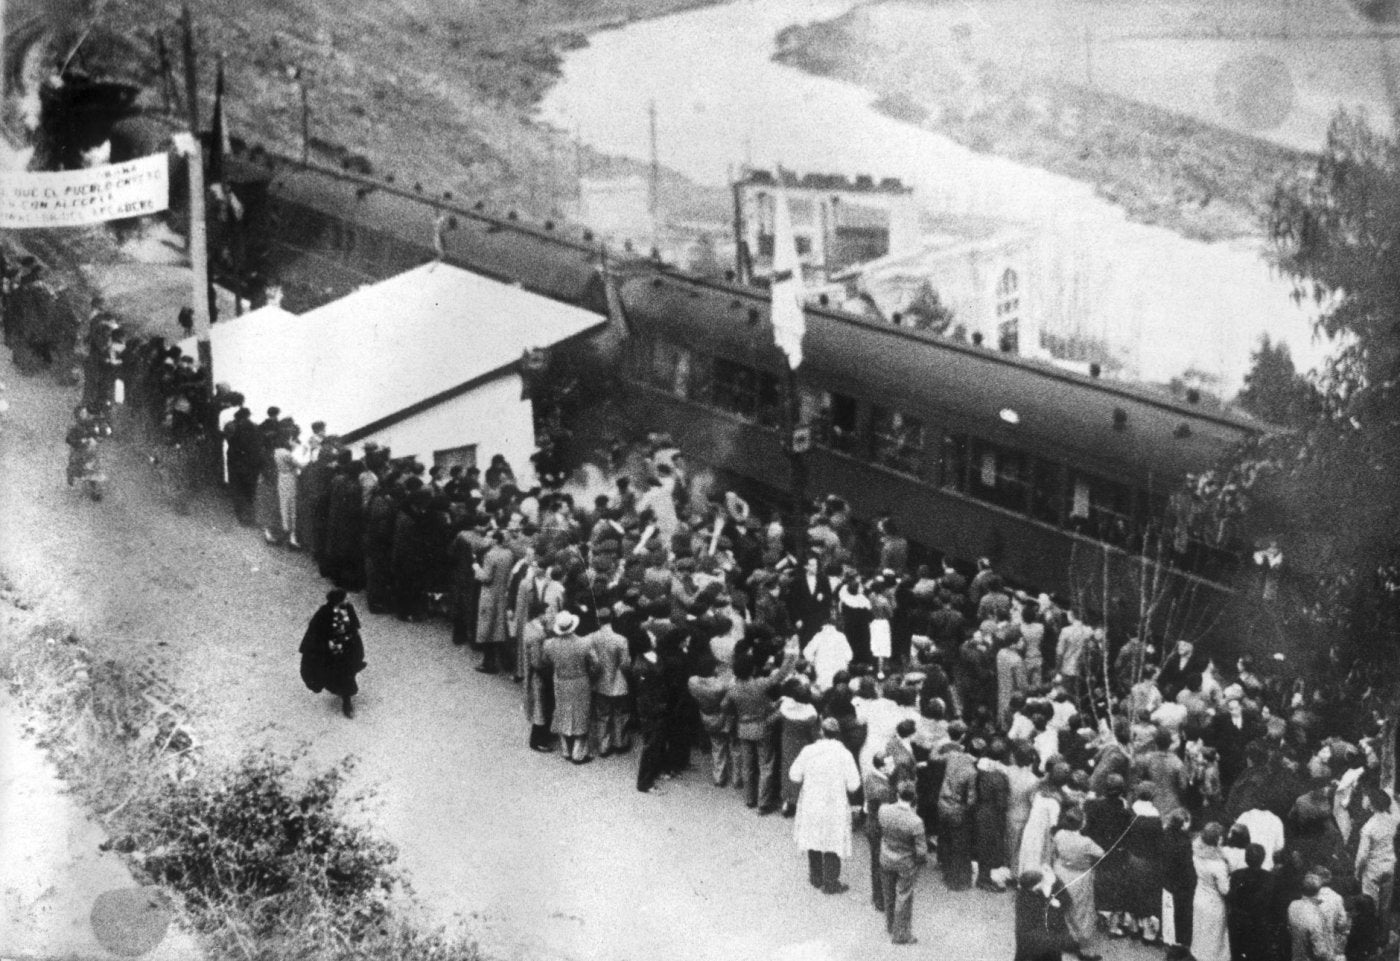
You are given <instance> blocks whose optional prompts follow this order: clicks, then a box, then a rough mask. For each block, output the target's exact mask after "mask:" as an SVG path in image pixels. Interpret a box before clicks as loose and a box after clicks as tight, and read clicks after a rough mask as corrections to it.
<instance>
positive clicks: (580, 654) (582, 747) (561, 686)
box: [541, 611, 598, 764]
mask: <svg viewBox="0 0 1400 961" xmlns="http://www.w3.org/2000/svg"><path fill="white" fill-rule="evenodd" d="M577 629H578V617H577V616H575V615H574V614H573V612H571V611H560V612H559V613H558V614H557V615H556V616H555V618H554V628H553V633H554V636H553V637H551V638H549V639H548V640H547V641H545V642H544V650H543V651H542V653H541V661H542V664H543V666H544V667H545V668H546V669H549V670H552V671H553V673H554V723H553V725H552V727H551V730H553V732H554V733H555V734H557V735H559V738H560V741H561V742H562V748H563V754H564V757H565V758H566V759H568V760H570V761H572V762H573V763H575V764H586V763H587V762H589V761H591V760H593V757H592V755H591V754H590V753H589V748H588V734H589V727H590V726H591V721H592V710H591V709H592V704H593V677H594V676H595V675H596V674H597V673H598V665H597V661H596V660H595V659H594V655H593V646H592V645H591V644H589V643H588V642H587V641H585V640H584V639H583V638H581V637H579V636H578V635H577V634H576V633H574V632H575V631H576V630H577Z"/></svg>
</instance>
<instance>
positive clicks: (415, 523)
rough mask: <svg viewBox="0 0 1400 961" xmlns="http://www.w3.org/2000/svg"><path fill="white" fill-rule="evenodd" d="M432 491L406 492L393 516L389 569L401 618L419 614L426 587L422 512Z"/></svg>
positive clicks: (397, 609) (418, 618) (426, 571)
mask: <svg viewBox="0 0 1400 961" xmlns="http://www.w3.org/2000/svg"><path fill="white" fill-rule="evenodd" d="M431 499H432V495H431V494H430V493H428V491H427V490H425V489H419V490H416V491H414V492H413V493H412V494H409V495H408V497H407V498H406V499H405V501H404V503H403V505H402V506H401V507H400V508H399V513H398V516H397V517H395V518H394V542H393V552H392V555H391V557H390V567H389V569H390V571H391V572H392V574H393V578H394V613H396V614H397V615H398V618H399V620H401V621H418V620H421V619H422V616H423V592H424V590H425V589H426V587H427V574H428V549H427V548H428V545H427V538H426V531H425V529H424V513H425V510H426V508H427V505H428V501H429V500H431Z"/></svg>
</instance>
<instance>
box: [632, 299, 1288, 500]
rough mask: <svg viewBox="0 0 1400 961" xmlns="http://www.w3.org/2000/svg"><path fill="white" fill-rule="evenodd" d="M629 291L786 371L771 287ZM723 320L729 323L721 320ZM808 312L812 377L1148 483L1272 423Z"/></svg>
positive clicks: (658, 314) (640, 314)
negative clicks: (773, 322) (771, 310)
mask: <svg viewBox="0 0 1400 961" xmlns="http://www.w3.org/2000/svg"><path fill="white" fill-rule="evenodd" d="M622 299H623V302H624V304H625V305H626V307H627V310H628V314H629V317H631V318H633V322H634V323H641V324H645V325H646V326H648V327H649V328H652V329H654V330H655V332H657V333H662V334H663V335H664V334H666V333H671V334H673V335H675V336H678V337H680V338H682V339H683V340H684V341H685V342H689V343H691V344H696V343H697V341H699V342H709V343H713V344H719V345H723V346H726V347H728V348H729V352H731V353H735V354H737V355H740V356H742V355H743V354H748V355H749V356H752V357H754V358H755V359H756V361H757V362H758V364H757V365H758V366H762V367H765V368H766V369H769V370H772V371H774V372H780V371H781V370H782V365H783V363H784V361H783V358H782V355H781V354H780V353H779V352H778V351H777V348H776V347H774V346H773V345H772V339H771V338H772V333H771V326H770V325H769V322H768V297H767V295H766V294H764V293H761V292H757V291H755V290H753V289H752V288H746V287H742V286H738V285H733V284H723V283H716V282H713V281H700V280H697V279H696V278H693V277H690V276H688V275H685V274H680V273H674V272H665V273H662V272H656V273H654V274H651V275H645V274H639V275H637V276H634V277H632V278H630V279H629V280H628V281H627V282H626V283H625V284H624V285H623V288H622ZM717 316H718V317H719V318H723V319H726V320H727V321H728V322H720V323H717V322H716V317H717ZM806 317H807V336H806V340H805V343H804V348H803V350H804V365H803V370H804V371H806V372H808V373H809V375H810V376H816V377H825V378H827V379H830V380H832V381H834V382H836V383H840V382H845V383H849V384H859V385H861V392H862V393H863V395H865V396H868V397H872V398H888V400H889V405H890V406H894V407H899V406H901V405H902V406H904V407H905V408H907V409H908V412H909V413H917V412H919V411H925V412H927V411H931V410H932V411H937V412H943V413H946V414H948V415H950V417H951V418H952V419H954V420H956V421H957V422H960V423H962V424H964V425H966V426H967V429H968V430H969V432H971V433H974V434H976V435H977V436H980V437H984V438H986V439H988V440H993V441H996V442H999V443H1005V444H1007V445H1008V446H1012V447H1016V448H1019V449H1022V450H1028V451H1032V452H1036V451H1040V452H1048V453H1052V454H1053V453H1058V454H1059V455H1060V456H1061V458H1063V459H1069V460H1071V461H1074V462H1076V463H1081V464H1085V465H1086V466H1087V465H1091V464H1097V465H1099V467H1100V470H1121V471H1125V472H1127V473H1129V474H1131V475H1132V476H1134V477H1135V478H1137V479H1138V480H1139V481H1144V480H1151V478H1152V476H1153V475H1157V476H1158V477H1159V478H1160V476H1161V475H1168V476H1170V477H1171V478H1179V477H1181V476H1183V475H1185V474H1187V473H1191V472H1194V471H1200V470H1203V469H1205V468H1208V467H1210V466H1212V465H1213V464H1214V463H1215V462H1216V461H1217V460H1218V459H1219V458H1220V457H1221V456H1223V455H1225V454H1226V453H1228V452H1229V451H1230V450H1231V449H1232V448H1233V447H1234V446H1235V445H1237V444H1238V443H1239V442H1241V441H1243V440H1244V439H1246V438H1247V437H1249V436H1251V435H1257V434H1261V433H1266V432H1267V431H1268V426H1267V425H1264V424H1261V423H1260V422H1258V421H1254V420H1250V419H1248V418H1245V417H1242V416H1240V415H1237V414H1234V413H1231V412H1228V411H1212V410H1203V409H1201V408H1199V407H1196V406H1194V405H1189V404H1181V403H1174V402H1172V401H1171V400H1169V399H1167V398H1164V397H1161V396H1158V395H1156V394H1154V393H1152V392H1151V391H1149V390H1146V389H1143V388H1137V387H1133V386H1131V385H1127V384H1122V383H1119V382H1114V381H1105V380H1102V379H1099V378H1094V377H1089V376H1085V375H1081V374H1077V373H1074V372H1071V371H1066V370H1062V369H1060V368H1058V367H1055V366H1053V365H1050V364H1046V363H1043V362H1039V361H1035V360H1030V359H1027V358H1023V357H1018V356H1015V355H1011V354H1004V353H1001V352H999V351H994V350H989V349H985V348H981V347H975V346H971V345H967V344H959V343H956V342H954V341H950V340H946V339H943V338H940V337H937V336H935V335H932V334H928V333H924V332H920V331H914V330H910V329H907V328H902V327H893V326H891V325H889V324H886V323H883V322H880V321H877V320H872V319H868V318H864V317H858V316H855V315H852V314H847V313H845V312H843V311H835V310H829V309H822V308H819V307H809V308H807V310H806ZM1119 411H1121V413H1118V412H1119ZM1004 412H1005V413H1004ZM1011 420H1014V421H1015V423H1010V422H1009V421H1011Z"/></svg>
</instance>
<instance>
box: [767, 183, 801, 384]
mask: <svg viewBox="0 0 1400 961" xmlns="http://www.w3.org/2000/svg"><path fill="white" fill-rule="evenodd" d="M779 176H780V177H781V176H782V175H781V173H780V174H779ZM773 208H774V209H773V287H772V291H773V306H772V310H771V318H772V321H773V339H774V341H776V342H777V344H778V346H779V347H780V348H782V351H783V353H785V354H787V359H788V367H789V368H791V369H792V370H796V369H797V368H798V367H799V366H800V365H801V364H802V337H803V335H804V334H805V333H806V332H807V318H806V317H804V316H803V314H802V264H801V262H799V261H798V259H797V240H796V238H794V237H793V235H792V214H791V212H789V210H788V204H787V195H786V194H784V193H783V191H782V189H781V188H780V189H779V190H778V191H777V192H776V193H775V194H774V195H773Z"/></svg>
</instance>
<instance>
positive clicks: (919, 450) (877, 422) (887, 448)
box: [870, 407, 924, 476]
mask: <svg viewBox="0 0 1400 961" xmlns="http://www.w3.org/2000/svg"><path fill="white" fill-rule="evenodd" d="M870 455H871V458H872V459H873V460H874V461H875V463H877V464H880V465H882V466H884V467H888V468H890V469H892V470H897V471H899V472H900V473H902V474H912V475H915V476H918V474H919V466H920V462H921V461H922V460H923V456H924V422H923V421H922V420H920V419H919V418H917V417H910V416H908V415H907V414H902V413H900V412H899V411H897V410H890V409H889V408H887V407H875V408H872V409H871V412H870Z"/></svg>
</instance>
